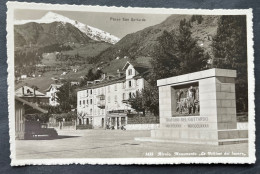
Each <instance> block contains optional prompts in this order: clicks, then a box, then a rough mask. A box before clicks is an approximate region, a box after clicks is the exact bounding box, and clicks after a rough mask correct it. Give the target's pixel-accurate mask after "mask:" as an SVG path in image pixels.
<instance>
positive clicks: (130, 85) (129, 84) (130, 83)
mask: <svg viewBox="0 0 260 174" xmlns="http://www.w3.org/2000/svg"><path fill="white" fill-rule="evenodd" d="M128 86H129V88H131V87H132V82H131V80H130V81H128Z"/></svg>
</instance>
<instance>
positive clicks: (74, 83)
mask: <svg viewBox="0 0 260 174" xmlns="http://www.w3.org/2000/svg"><path fill="white" fill-rule="evenodd" d="M70 84H71V85H79V82H76V81H75V82H70Z"/></svg>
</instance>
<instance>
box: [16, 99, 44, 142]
mask: <svg viewBox="0 0 260 174" xmlns="http://www.w3.org/2000/svg"><path fill="white" fill-rule="evenodd" d="M47 112H48V111H46V110H44V109H42V108H40V107H38V106H37V105H36V104H33V103H30V102H28V101H26V100H24V99H22V98H20V97H18V96H15V139H24V135H25V115H26V114H35V113H47Z"/></svg>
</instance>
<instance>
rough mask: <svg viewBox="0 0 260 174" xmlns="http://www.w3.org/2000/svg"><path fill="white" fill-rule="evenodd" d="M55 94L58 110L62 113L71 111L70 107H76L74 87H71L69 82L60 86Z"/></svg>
mask: <svg viewBox="0 0 260 174" xmlns="http://www.w3.org/2000/svg"><path fill="white" fill-rule="evenodd" d="M58 90H59V91H58V92H57V93H56V95H57V100H58V102H59V103H60V110H61V111H62V112H69V111H71V109H72V107H76V105H77V94H76V91H75V86H72V85H71V83H70V82H66V83H65V84H64V85H62V86H61V87H60V88H59V89H58Z"/></svg>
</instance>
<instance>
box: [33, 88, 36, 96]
mask: <svg viewBox="0 0 260 174" xmlns="http://www.w3.org/2000/svg"><path fill="white" fill-rule="evenodd" d="M33 95H34V96H36V94H35V88H33Z"/></svg>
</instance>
